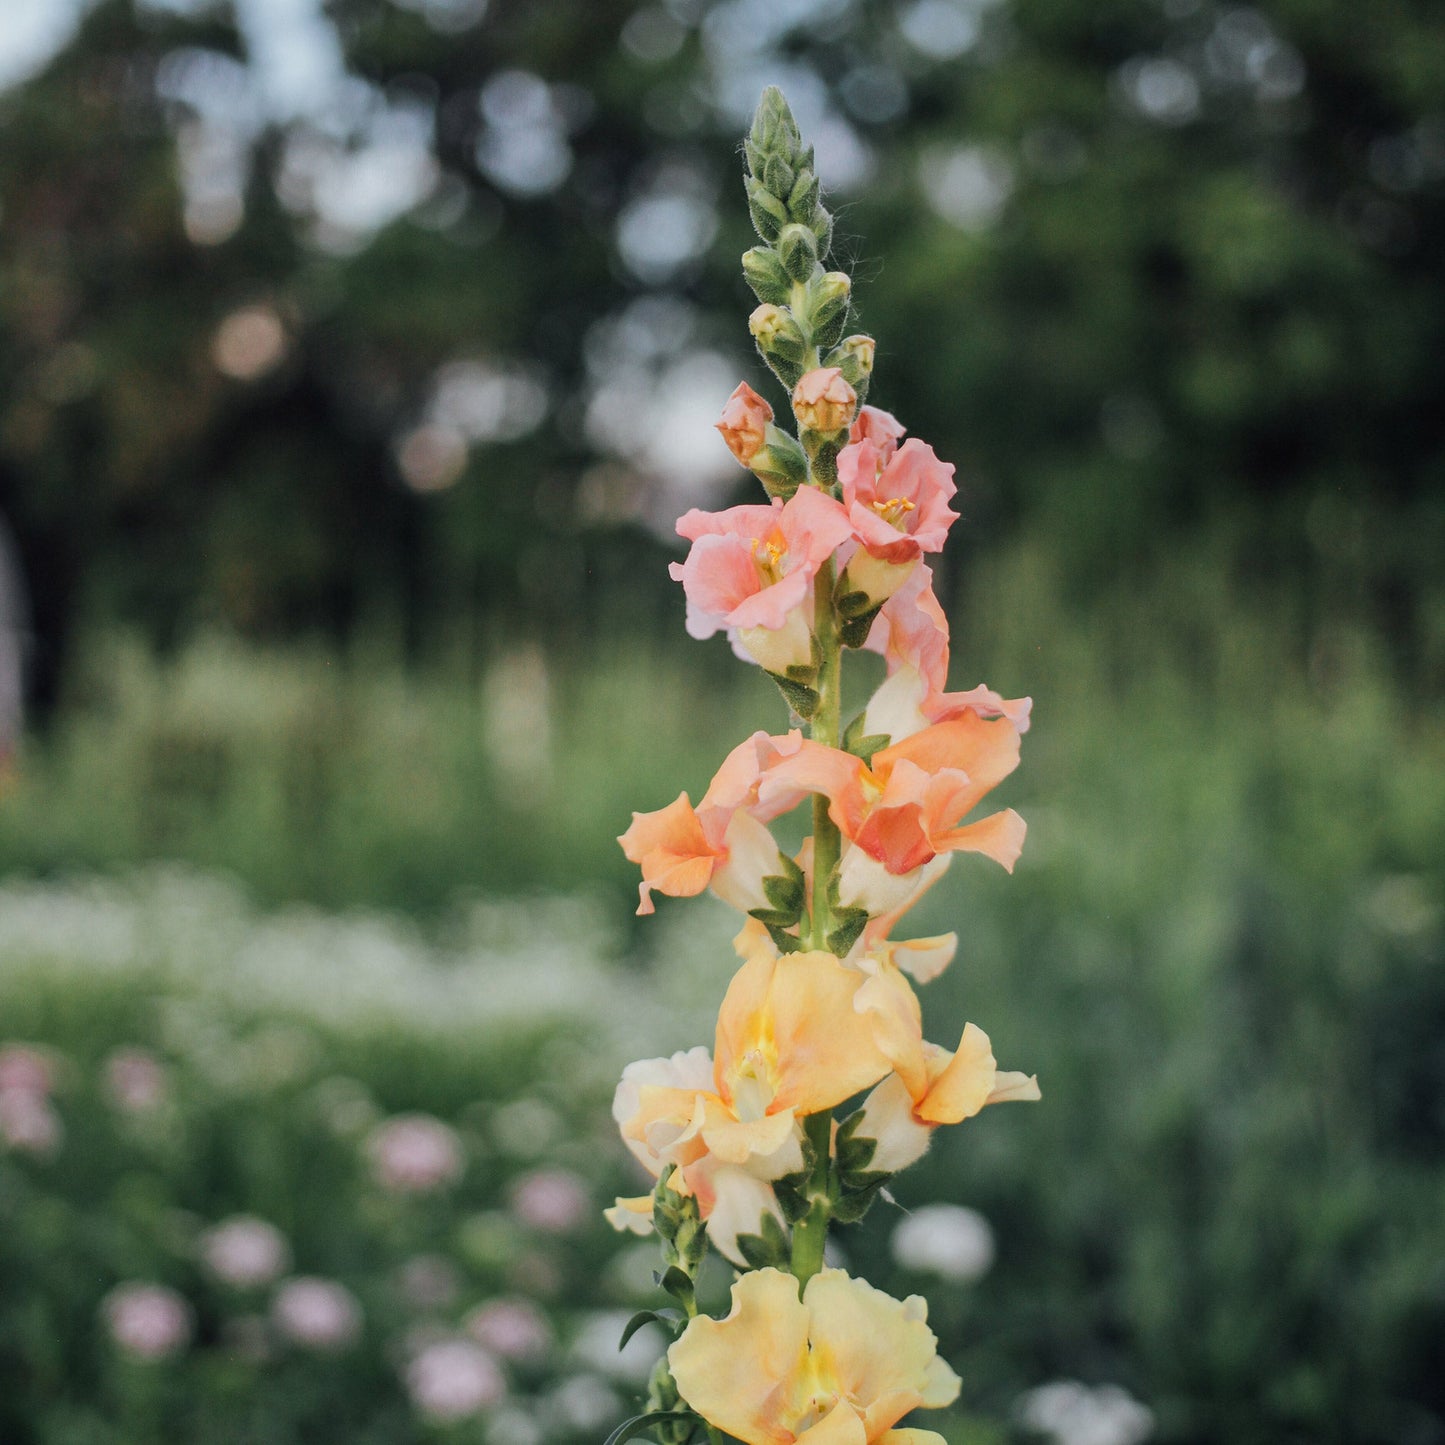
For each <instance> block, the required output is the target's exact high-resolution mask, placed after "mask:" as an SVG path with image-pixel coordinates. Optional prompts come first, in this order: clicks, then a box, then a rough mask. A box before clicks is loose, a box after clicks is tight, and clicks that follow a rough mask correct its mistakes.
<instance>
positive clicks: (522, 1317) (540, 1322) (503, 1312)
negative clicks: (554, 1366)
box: [464, 1296, 552, 1360]
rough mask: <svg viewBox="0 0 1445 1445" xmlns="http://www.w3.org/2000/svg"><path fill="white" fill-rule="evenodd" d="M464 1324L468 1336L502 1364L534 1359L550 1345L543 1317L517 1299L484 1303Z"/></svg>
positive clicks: (550, 1335) (526, 1300) (529, 1303)
mask: <svg viewBox="0 0 1445 1445" xmlns="http://www.w3.org/2000/svg"><path fill="white" fill-rule="evenodd" d="M464 1323H465V1325H466V1329H467V1333H468V1334H470V1335H471V1336H472V1337H473V1338H474V1339H476V1340H478V1341H479V1342H480V1343H481V1344H483V1345H485V1346H486V1347H487V1349H489V1350H491V1352H492V1353H493V1354H495V1355H501V1356H502V1358H503V1359H506V1360H528V1359H535V1358H536V1357H537V1356H538V1355H543V1354H545V1353H546V1352H547V1348H548V1346H549V1345H550V1344H551V1343H552V1327H551V1325H550V1324H548V1322H547V1316H546V1315H544V1314H543V1313H542V1311H541V1310H539V1309H538V1308H537V1306H536V1305H534V1304H533V1303H532V1302H531V1300H528V1299H522V1298H520V1297H518V1296H514V1297H511V1298H506V1299H494V1300H488V1301H487V1302H486V1303H485V1304H480V1305H478V1306H477V1307H476V1309H474V1310H473V1311H472V1312H471V1313H470V1314H469V1315H468V1316H467V1317H466V1320H465V1322H464Z"/></svg>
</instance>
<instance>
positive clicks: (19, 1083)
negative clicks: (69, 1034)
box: [0, 1044, 55, 1098]
mask: <svg viewBox="0 0 1445 1445" xmlns="http://www.w3.org/2000/svg"><path fill="white" fill-rule="evenodd" d="M54 1087H55V1068H54V1065H53V1064H52V1063H51V1061H50V1058H49V1056H48V1055H47V1054H45V1053H43V1052H42V1051H41V1050H40V1049H37V1048H35V1047H33V1046H32V1045H30V1044H6V1045H5V1046H4V1048H0V1094H33V1095H37V1096H39V1097H41V1098H43V1097H44V1096H45V1095H47V1094H49V1092H50V1091H51V1089H52V1088H54Z"/></svg>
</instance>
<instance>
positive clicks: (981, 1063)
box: [914, 1024, 998, 1124]
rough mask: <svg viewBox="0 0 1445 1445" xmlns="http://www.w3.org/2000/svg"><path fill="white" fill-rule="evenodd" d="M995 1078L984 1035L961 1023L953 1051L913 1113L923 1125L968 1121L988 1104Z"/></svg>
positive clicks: (972, 1025) (996, 1071) (996, 1069)
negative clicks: (957, 1042)
mask: <svg viewBox="0 0 1445 1445" xmlns="http://www.w3.org/2000/svg"><path fill="white" fill-rule="evenodd" d="M997 1075H998V1066H997V1064H996V1062H995V1060H994V1056H993V1049H992V1048H991V1047H990V1046H989V1042H988V1035H987V1034H986V1033H984V1031H983V1030H982V1029H981V1028H978V1027H977V1026H976V1025H974V1024H965V1025H964V1029H963V1037H962V1038H961V1039H960V1040H959V1044H958V1050H957V1052H956V1053H955V1054H954V1055H953V1057H952V1058H951V1059H949V1061H948V1063H947V1064H946V1065H945V1066H944V1068H943V1070H942V1072H941V1073H939V1074H938V1075H937V1077H936V1078H935V1079H934V1081H933V1083H932V1085H930V1087H929V1090H928V1093H927V1095H926V1096H925V1097H924V1099H923V1101H922V1102H921V1103H920V1104H919V1105H918V1106H917V1108H916V1109H915V1111H914V1112H915V1113H916V1114H917V1115H918V1117H919V1119H921V1120H922V1121H923V1122H924V1123H926V1124H957V1123H960V1122H962V1121H963V1120H964V1119H971V1118H972V1117H973V1116H974V1115H975V1114H977V1113H978V1111H979V1110H980V1109H982V1108H983V1106H984V1105H985V1104H986V1103H988V1096H989V1095H990V1094H991V1093H992V1092H993V1086H994V1080H995V1079H996V1077H997Z"/></svg>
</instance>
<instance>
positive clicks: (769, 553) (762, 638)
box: [668, 487, 852, 673]
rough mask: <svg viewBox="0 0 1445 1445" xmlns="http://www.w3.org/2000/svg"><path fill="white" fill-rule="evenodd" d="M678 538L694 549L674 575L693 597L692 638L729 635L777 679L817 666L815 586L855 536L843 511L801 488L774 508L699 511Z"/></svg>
mask: <svg viewBox="0 0 1445 1445" xmlns="http://www.w3.org/2000/svg"><path fill="white" fill-rule="evenodd" d="M677 530H678V534H679V535H680V536H683V537H686V538H687V539H688V540H689V541H690V542H691V543H692V548H691V550H690V551H689V552H688V554H687V560H686V561H684V562H673V563H672V564H671V565H670V567H669V568H668V570H669V572H670V573H671V575H672V578H673V580H674V581H677V582H681V583H682V586H683V591H684V592H685V593H686V594H687V631H688V634H689V636H691V637H696V638H699V639H702V638H707V637H711V636H712V635H713V633H715V632H719V631H726V632H727V633H728V635H729V637H731V638H732V639H734V642H735V644H736V645H738V646H740V647H741V648H742V649H743V651H744V653H745V654H746V655H747V656H749V657H751V658H752V659H753V660H754V661H756V662H758V663H760V664H761V665H762V666H763V667H764V668H766V669H767V670H768V671H769V672H776V673H785V672H786V671H787V670H788V668H789V667H793V666H804V667H806V666H808V665H810V664H811V662H812V658H813V632H812V622H811V619H812V600H813V596H812V589H813V579H814V577H816V576H817V575H818V569H819V568H820V567H822V565H823V563H824V562H826V561H827V560H828V558H829V557H831V556H832V555H833V553H834V551H835V550H836V549H837V548H838V547H839V546H840V545H841V544H842V543H843V542H844V541H845V540H846V539H847V538H848V537H849V536H850V535H851V531H852V529H851V527H850V524H849V522H848V514H847V512H846V511H845V510H844V508H843V506H842V504H841V503H840V502H838V501H836V500H834V498H832V497H830V496H828V495H827V494H826V493H824V492H822V491H820V490H819V489H818V488H817V487H799V488H798V490H797V491H796V492H795V493H794V494H793V496H792V497H790V498H789V499H788V501H786V502H783V501H779V500H778V499H776V498H775V499H774V500H773V502H772V504H771V506H766V507H764V506H741V507H730V508H729V509H728V510H727V511H725V512H703V511H699V510H698V509H697V508H694V509H693V510H692V511H690V512H687V513H685V514H684V515H683V516H682V517H681V518H680V519H679V520H678V523H677Z"/></svg>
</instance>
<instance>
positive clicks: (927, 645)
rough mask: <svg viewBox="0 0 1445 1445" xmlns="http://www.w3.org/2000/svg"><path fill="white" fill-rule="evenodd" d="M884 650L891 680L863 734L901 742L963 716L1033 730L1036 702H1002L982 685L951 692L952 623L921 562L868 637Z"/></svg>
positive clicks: (876, 697) (873, 707)
mask: <svg viewBox="0 0 1445 1445" xmlns="http://www.w3.org/2000/svg"><path fill="white" fill-rule="evenodd" d="M867 645H868V647H869V648H870V649H871V650H872V651H874V652H881V653H882V654H883V656H884V658H885V660H886V661H887V663H888V678H887V681H885V682H884V684H883V685H882V687H880V688H879V689H878V690H877V692H875V693H874V695H873V698H872V700H871V701H870V702H869V704H868V711H867V715H866V717H865V718H864V725H863V730H864V732H865V733H869V734H875V735H876V734H883V735H886V736H888V737H891V738H892V740H893V741H894V742H895V743H896V742H901V741H902V740H903V739H904V738H906V737H908V736H910V735H911V734H912V733H916V732H920V731H921V730H922V729H923V728H925V727H927V726H928V725H929V724H930V723H940V722H950V721H952V720H953V719H954V718H958V717H962V716H963V714H964V713H965V712H975V713H977V714H978V715H979V716H980V717H987V718H991V717H1006V718H1007V719H1008V720H1009V721H1010V722H1011V723H1012V724H1013V725H1014V727H1015V728H1016V729H1017V730H1018V732H1019V733H1020V734H1023V733H1026V732H1027V731H1028V730H1029V713H1030V710H1031V709H1032V707H1033V700H1032V699H1031V698H1027V697H1020V698H1004V697H1000V696H999V694H998V693H996V692H994V691H993V690H992V689H991V688H987V687H983V686H981V685H980V686H979V687H975V688H972V689H970V690H969V691H968V692H948V691H947V687H948V619H947V618H946V617H945V616H944V614H943V608H942V607H940V606H939V604H938V598H937V597H935V596H934V593H933V575H932V573H931V572H930V571H929V570H928V567H927V566H926V565H923V564H920V565H919V567H918V568H917V569H916V571H915V572H914V574H913V575H912V576H911V577H909V578H908V580H907V581H906V582H904V584H903V586H902V587H900V588H899V589H898V591H897V592H896V593H894V595H893V596H892V597H891V598H889V600H888V601H887V602H885V603H884V604H883V608H882V611H880V612H879V614H878V620H877V621H876V622H875V623H874V624H873V630H872V631H871V632H870V633H869V635H868V644H867Z"/></svg>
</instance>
